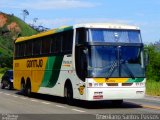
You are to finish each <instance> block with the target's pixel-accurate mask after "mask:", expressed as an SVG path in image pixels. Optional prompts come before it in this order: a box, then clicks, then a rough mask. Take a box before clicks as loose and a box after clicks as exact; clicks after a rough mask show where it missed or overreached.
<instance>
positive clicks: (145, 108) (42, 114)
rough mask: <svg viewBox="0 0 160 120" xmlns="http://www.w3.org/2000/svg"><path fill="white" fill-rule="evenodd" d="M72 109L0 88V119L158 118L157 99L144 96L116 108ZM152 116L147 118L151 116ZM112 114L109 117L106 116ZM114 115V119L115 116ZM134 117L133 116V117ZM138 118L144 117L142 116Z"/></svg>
mask: <svg viewBox="0 0 160 120" xmlns="http://www.w3.org/2000/svg"><path fill="white" fill-rule="evenodd" d="M75 102H76V104H75V105H74V106H69V105H67V104H65V103H64V101H63V98H60V97H55V96H49V95H42V94H33V96H32V97H30V98H29V97H26V96H23V95H20V94H19V92H18V91H16V90H6V89H3V90H2V89H0V119H2V120H36V119H37V120H62V119H64V120H96V119H110V120H111V119H116V118H117V119H130V118H133V117H134V118H135V119H142V118H143V117H145V118H146V119H148V120H150V119H151V118H150V117H152V118H155V119H160V97H151V96H146V97H145V98H144V99H141V100H124V103H123V104H122V105H121V106H119V107H116V106H112V105H111V102H110V101H101V102H90V103H86V102H83V101H78V100H76V101H75ZM153 114H155V116H149V117H148V115H153ZM110 115H113V116H110ZM117 115H118V116H117ZM133 115H134V116H133ZM142 115H144V116H143V117H142Z"/></svg>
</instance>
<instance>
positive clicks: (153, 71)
mask: <svg viewBox="0 0 160 120" xmlns="http://www.w3.org/2000/svg"><path fill="white" fill-rule="evenodd" d="M146 48H147V49H148V52H149V64H148V66H147V71H146V75H147V79H148V80H153V81H160V49H159V48H160V45H159V44H150V45H148V46H146Z"/></svg>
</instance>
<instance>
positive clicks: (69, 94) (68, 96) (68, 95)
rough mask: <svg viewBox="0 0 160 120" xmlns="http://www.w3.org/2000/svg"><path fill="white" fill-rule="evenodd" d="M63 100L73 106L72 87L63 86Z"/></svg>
mask: <svg viewBox="0 0 160 120" xmlns="http://www.w3.org/2000/svg"><path fill="white" fill-rule="evenodd" d="M65 100H66V101H67V104H69V105H74V100H73V90H72V86H71V85H69V84H68V85H66V86H65Z"/></svg>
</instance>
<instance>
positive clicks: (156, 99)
mask: <svg viewBox="0 0 160 120" xmlns="http://www.w3.org/2000/svg"><path fill="white" fill-rule="evenodd" d="M144 99H146V100H152V101H160V99H158V98H144Z"/></svg>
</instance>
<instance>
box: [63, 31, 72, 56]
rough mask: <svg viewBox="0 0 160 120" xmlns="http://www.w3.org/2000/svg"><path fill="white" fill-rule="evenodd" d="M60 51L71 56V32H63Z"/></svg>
mask: <svg viewBox="0 0 160 120" xmlns="http://www.w3.org/2000/svg"><path fill="white" fill-rule="evenodd" d="M62 44H63V45H62V50H63V53H66V54H68V53H69V54H71V51H72V45H73V30H70V31H65V32H64V33H63V41H62Z"/></svg>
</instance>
